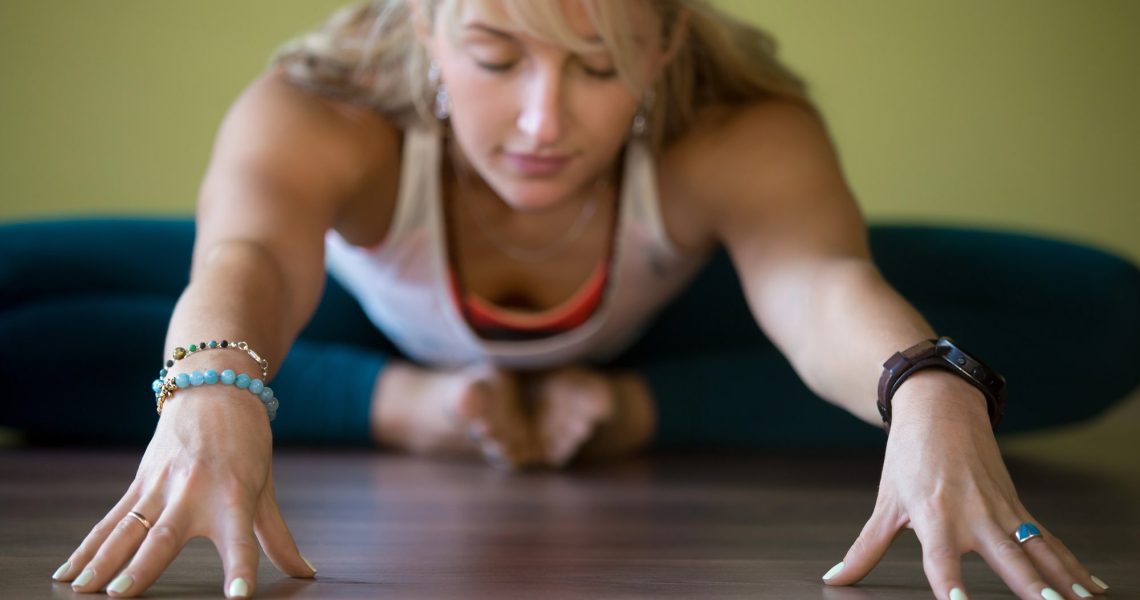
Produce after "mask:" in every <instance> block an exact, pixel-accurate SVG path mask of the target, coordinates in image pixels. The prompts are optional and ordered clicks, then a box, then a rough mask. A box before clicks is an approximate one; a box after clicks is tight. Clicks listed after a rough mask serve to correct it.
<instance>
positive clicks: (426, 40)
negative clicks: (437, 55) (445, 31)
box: [408, 0, 435, 52]
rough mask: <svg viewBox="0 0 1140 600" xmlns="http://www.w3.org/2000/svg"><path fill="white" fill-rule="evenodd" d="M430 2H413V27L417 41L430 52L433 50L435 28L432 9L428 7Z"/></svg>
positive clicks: (411, 3) (416, 0)
mask: <svg viewBox="0 0 1140 600" xmlns="http://www.w3.org/2000/svg"><path fill="white" fill-rule="evenodd" d="M427 2H428V0H411V2H408V4H410V5H411V7H412V27H413V29H414V30H415V32H416V39H417V40H419V42H420V43H421V44H423V45H424V47H425V48H427V49H428V51H429V52H430V51H431V50H432V41H433V36H432V33H433V31H434V28H435V23H434V22H433V19H432V15H431V14H430V13H431V12H432V10H431V8H430V7H428V6H427Z"/></svg>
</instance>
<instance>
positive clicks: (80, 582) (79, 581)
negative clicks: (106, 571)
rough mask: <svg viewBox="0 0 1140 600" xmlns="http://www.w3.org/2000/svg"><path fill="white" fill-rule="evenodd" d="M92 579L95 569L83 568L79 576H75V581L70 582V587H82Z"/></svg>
mask: <svg viewBox="0 0 1140 600" xmlns="http://www.w3.org/2000/svg"><path fill="white" fill-rule="evenodd" d="M92 579H95V571H92V570H91V569H83V572H82V573H80V574H79V577H76V578H75V581H74V582H72V583H71V587H83V586H85V585H87V584H89V583H91V580H92Z"/></svg>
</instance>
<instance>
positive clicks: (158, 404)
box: [150, 369, 279, 421]
mask: <svg viewBox="0 0 1140 600" xmlns="http://www.w3.org/2000/svg"><path fill="white" fill-rule="evenodd" d="M216 383H221V384H223V385H232V386H234V387H236V388H238V389H239V390H248V391H249V392H250V393H251V394H253V395H254V396H257V397H258V398H259V399H260V400H261V403H262V404H264V405H265V410H266V411H267V412H268V413H269V420H270V421H272V420H273V419H276V418H277V407H278V405H279V403H278V401H277V398H276V397H275V396H274V395H273V388H271V387H269V386H267V385H265V382H263V381H262V380H260V379H253V378H251V377H250V376H249V375H246V374H245V373H242V374H240V375H238V374H235V373H234V372H233V370H232V369H226V370H225V371H222V372H221V373H218V372H217V371H216V370H214V369H209V370H207V371H205V372H202V371H194V372H192V373H189V374H187V373H179V374H178V375H176V376H174V377H171V378H169V379H166V380H162V379H155V380H154V383H152V384H151V386H150V388H151V389H152V390H154V400H155V410H156V411H157V412H158V414H160V415H161V414H162V407H163V405H165V404H166V401H167V400H169V399H170V397H171V396H173V395H174V393H175V392H177V391H178V390H180V389H186V388H190V387H198V386H202V385H213V384H216Z"/></svg>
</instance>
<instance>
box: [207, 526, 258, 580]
mask: <svg viewBox="0 0 1140 600" xmlns="http://www.w3.org/2000/svg"><path fill="white" fill-rule="evenodd" d="M221 520H222V525H221V531H220V532H218V533H216V534H214V535H213V536H211V539H213V540H214V546H215V547H216V548H217V549H218V555H219V556H221V557H222V569H223V570H224V571H225V574H226V578H225V585H224V587H223V588H222V590H223V592H224V593H225V594H226V598H249V597H250V596H252V595H253V590H254V587H255V586H256V585H257V560H258V553H257V538H256V537H255V536H254V535H253V514H251V513H250V512H249V511H248V510H247V509H245V507H240V508H237V507H235V508H234V510H232V511H231V512H229V513H228V514H226V515H224V516H222V517H221Z"/></svg>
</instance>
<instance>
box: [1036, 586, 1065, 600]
mask: <svg viewBox="0 0 1140 600" xmlns="http://www.w3.org/2000/svg"><path fill="white" fill-rule="evenodd" d="M1041 597H1042V598H1044V599H1045V600H1065V597H1064V596H1062V595H1061V594H1058V593H1057V592H1056V591H1055V590H1053V588H1045V589H1043V590H1041Z"/></svg>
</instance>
